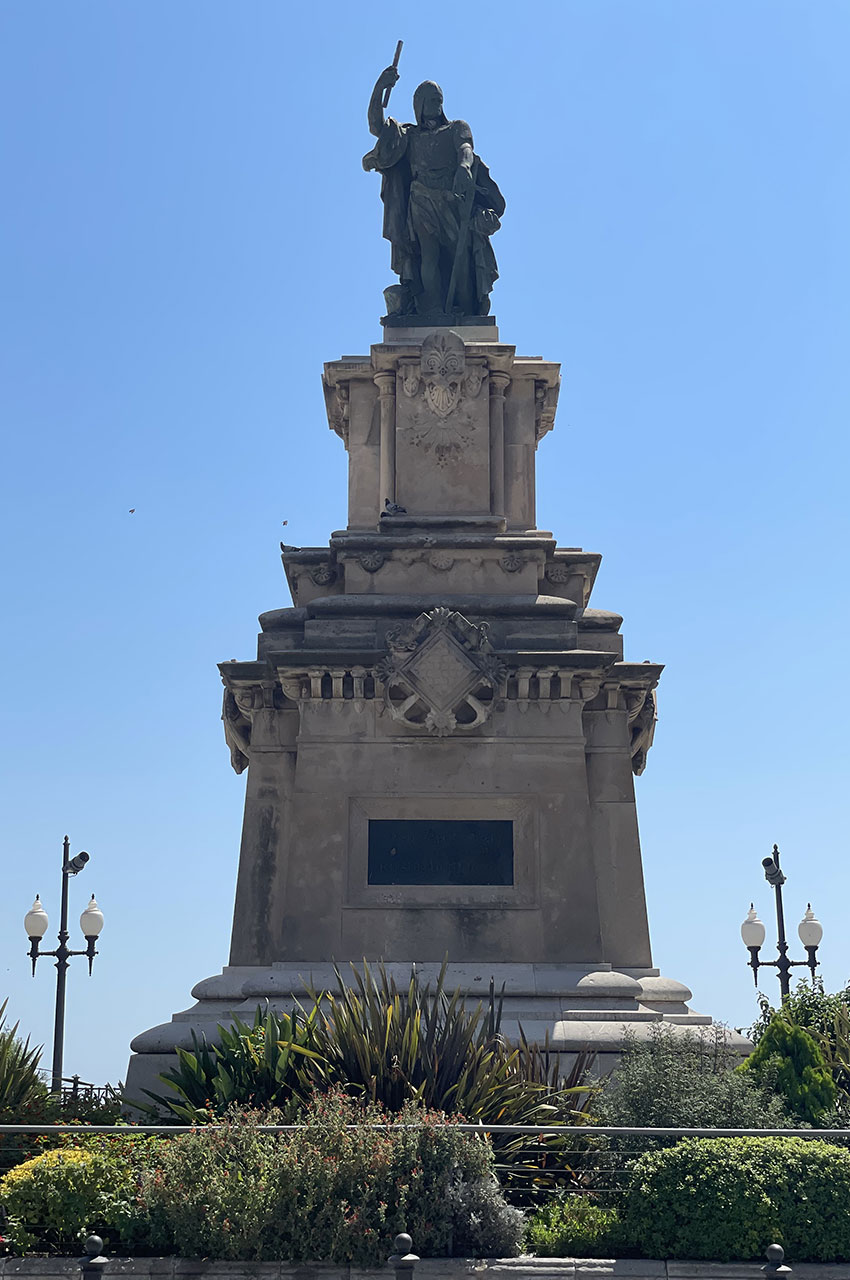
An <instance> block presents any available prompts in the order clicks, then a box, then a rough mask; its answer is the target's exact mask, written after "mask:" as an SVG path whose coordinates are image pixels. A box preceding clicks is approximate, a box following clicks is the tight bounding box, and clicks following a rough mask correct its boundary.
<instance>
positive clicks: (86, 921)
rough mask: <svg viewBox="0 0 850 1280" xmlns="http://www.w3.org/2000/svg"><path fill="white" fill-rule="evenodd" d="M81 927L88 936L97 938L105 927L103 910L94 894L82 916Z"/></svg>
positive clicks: (84, 934)
mask: <svg viewBox="0 0 850 1280" xmlns="http://www.w3.org/2000/svg"><path fill="white" fill-rule="evenodd" d="M80 928H81V929H82V931H83V936H84V937H86V938H96V937H97V935H98V934H99V933H100V931H101V929H102V928H103V912H102V911H101V909H100V907H99V906H98V905H97V902H96V900H95V896H94V894H92V896H91V902H90V903H89V905H88V906H87V907H86V909H85V911H84V912H83V914H82V915H81V916H80Z"/></svg>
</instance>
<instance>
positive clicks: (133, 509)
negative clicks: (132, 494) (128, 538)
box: [129, 507, 136, 515]
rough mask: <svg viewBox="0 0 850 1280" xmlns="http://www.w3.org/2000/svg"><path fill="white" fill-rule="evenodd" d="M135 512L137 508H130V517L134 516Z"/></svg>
mask: <svg viewBox="0 0 850 1280" xmlns="http://www.w3.org/2000/svg"><path fill="white" fill-rule="evenodd" d="M135 510H136V508H135V507H131V508H130V512H129V514H130V515H133V513H134V512H135Z"/></svg>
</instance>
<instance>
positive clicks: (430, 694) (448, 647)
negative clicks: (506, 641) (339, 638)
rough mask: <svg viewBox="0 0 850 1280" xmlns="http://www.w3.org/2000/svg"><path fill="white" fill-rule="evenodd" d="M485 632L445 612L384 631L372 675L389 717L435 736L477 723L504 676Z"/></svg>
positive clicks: (490, 705)
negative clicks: (381, 650)
mask: <svg viewBox="0 0 850 1280" xmlns="http://www.w3.org/2000/svg"><path fill="white" fill-rule="evenodd" d="M487 631H488V627H487V625H486V624H481V625H480V626H476V625H475V624H474V623H471V622H469V621H468V620H467V619H466V618H464V616H463V615H462V614H460V613H455V612H453V611H452V610H451V609H433V610H432V611H431V612H430V613H421V614H420V615H419V617H418V618H417V619H416V621H415V622H414V623H413V624H412V625H411V626H409V627H397V628H395V629H394V630H393V631H390V632H389V633H388V634H387V654H386V656H385V657H384V658H382V659H381V661H380V662H379V663H378V665H377V666H376V667H375V675H376V676H377V677H378V679H379V680H380V681H381V682H382V683H383V685H384V705H385V706H386V708H387V710H388V711H389V713H390V715H391V716H392V718H393V719H394V720H398V721H400V722H401V723H402V724H406V725H408V726H409V727H410V728H414V729H425V730H427V732H428V733H432V734H435V735H436V736H437V737H439V738H442V737H445V736H446V735H447V734H449V733H454V732H455V731H457V730H466V729H477V728H478V726H479V725H482V724H483V723H484V722H485V720H487V718H488V716H489V715H490V713H491V712H492V710H493V707H494V704H495V701H496V698H497V696H498V693H499V690H500V689H501V688H502V687H503V685H504V682H505V679H506V676H507V668H506V667H505V665H504V664H503V663H502V662H501V661H500V660H499V658H498V657H497V655H496V654H495V653H494V651H493V647H492V645H491V644H490V642H489V640H488V639H487Z"/></svg>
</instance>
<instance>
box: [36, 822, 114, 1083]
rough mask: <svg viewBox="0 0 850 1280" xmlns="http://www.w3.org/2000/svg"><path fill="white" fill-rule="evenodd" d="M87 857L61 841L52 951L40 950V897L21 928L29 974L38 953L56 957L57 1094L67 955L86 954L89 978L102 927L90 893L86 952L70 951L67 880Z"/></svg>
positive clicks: (43, 922)
mask: <svg viewBox="0 0 850 1280" xmlns="http://www.w3.org/2000/svg"><path fill="white" fill-rule="evenodd" d="M88 860H89V855H88V854H87V853H85V852H80V853H78V854H77V855H76V856H75V857H73V858H72V857H71V842H70V840H69V839H68V837H67V836H66V837H65V839H64V841H63V843H62V895H61V908H60V916H59V935H58V936H59V946H58V947H56V949H55V950H54V951H42V950H40V944H41V939H42V938H43V937H44V935H45V934H46V933H47V926H48V923H49V921H48V919H47V912H46V911H45V910H44V907H43V906H42V903H41V899H40V897H39V895H38V894H36V897H35V902H34V903H33V904H32V906H31V907H30V909H29V911H28V912H27V914H26V916H25V917H24V928H25V929H26V932H27V937H28V938H29V940H30V949H29V957H30V959H31V960H32V974H33V977H35V962H36V960H38V958H39V956H55V957H56V1012H55V1017H54V1020H53V1067H52V1072H51V1082H50V1092H51V1093H53V1094H55V1095H56V1096H57V1097H58V1096H60V1095H61V1093H62V1056H63V1050H64V1045H65V983H66V978H67V973H68V959H69V957H70V956H87V957H88V962H89V977H91V970H92V963H93V961H94V958H95V956H96V955H97V949H96V947H95V943H96V942H97V939H98V935H99V933H100V931H101V929H102V928H103V912H102V911H101V910H100V907H99V906H98V905H97V902H96V901H95V898H94V894H92V897H91V901H90V902H89V904H88V906H87V907H86V909H85V911H84V912H83V913H82V915H81V916H80V928H81V929H82V931H83V936H84V938H85V940H86V949H85V951H72V950H71V949H70V948H69V947H68V945H67V943H68V939H69V937H70V936H71V935H70V934H69V933H68V881H69V880H70V879H71V876H76V875H79V873H80V872H81V871H82V869H83V867H84V866H85V865H86V863H87V862H88Z"/></svg>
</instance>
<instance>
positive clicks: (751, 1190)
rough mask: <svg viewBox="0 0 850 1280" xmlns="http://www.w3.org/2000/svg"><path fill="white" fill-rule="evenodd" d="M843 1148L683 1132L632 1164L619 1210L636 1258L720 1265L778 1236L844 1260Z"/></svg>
mask: <svg viewBox="0 0 850 1280" xmlns="http://www.w3.org/2000/svg"><path fill="white" fill-rule="evenodd" d="M848 1203H850V1152H848V1151H846V1150H844V1149H843V1148H841V1147H835V1146H832V1145H829V1144H827V1143H825V1142H822V1141H818V1140H808V1139H805V1138H685V1139H683V1140H682V1141H681V1142H679V1143H678V1144H677V1145H676V1146H675V1147H668V1148H667V1149H666V1150H662V1151H649V1152H646V1153H645V1154H644V1155H642V1156H641V1157H640V1158H639V1159H638V1160H637V1161H636V1162H635V1165H634V1167H633V1170H632V1178H631V1182H630V1185H629V1189H628V1193H627V1196H626V1201H625V1205H624V1209H623V1215H622V1225H623V1230H624V1232H625V1235H626V1238H627V1239H629V1240H631V1241H633V1242H634V1243H635V1244H636V1245H637V1246H638V1247H639V1249H640V1251H641V1253H643V1254H644V1256H647V1257H652V1258H694V1259H710V1260H712V1261H715V1262H728V1261H731V1260H732V1259H740V1260H745V1259H750V1258H760V1257H761V1256H762V1255H763V1253H764V1250H765V1248H766V1247H767V1245H768V1244H772V1243H774V1242H775V1243H778V1244H781V1245H783V1246H784V1247H785V1250H786V1252H787V1253H788V1254H789V1256H790V1257H792V1258H793V1259H794V1260H795V1262H796V1261H797V1260H799V1261H801V1262H804V1261H805V1262H844V1261H847V1260H848V1259H850V1212H848V1208H847V1206H848Z"/></svg>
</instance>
